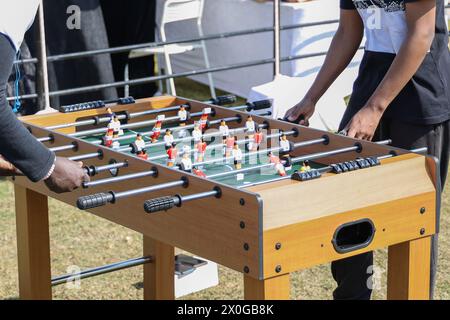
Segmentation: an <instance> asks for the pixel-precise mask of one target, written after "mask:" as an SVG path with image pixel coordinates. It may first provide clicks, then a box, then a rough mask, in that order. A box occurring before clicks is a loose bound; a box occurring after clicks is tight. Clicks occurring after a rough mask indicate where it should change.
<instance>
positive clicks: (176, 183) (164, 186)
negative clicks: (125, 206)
mask: <svg viewBox="0 0 450 320" xmlns="http://www.w3.org/2000/svg"><path fill="white" fill-rule="evenodd" d="M185 184H186V180H184V179H182V180H177V181H171V182H166V183H161V184H157V185H154V186H148V187H144V188H140V189H134V190H127V191H123V192H118V193H115V194H114V199H115V200H116V201H117V200H119V199H123V198H127V197H131V196H137V195H140V194H143V193H149V192H155V191H160V190H165V189H170V188H174V187H180V186H183V185H185Z"/></svg>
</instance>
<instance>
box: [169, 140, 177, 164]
mask: <svg viewBox="0 0 450 320" xmlns="http://www.w3.org/2000/svg"><path fill="white" fill-rule="evenodd" d="M167 156H168V158H167V166H168V167H173V166H174V165H175V162H176V160H177V156H178V150H177V144H176V143H175V142H174V143H172V145H171V146H170V148H169V149H168V150H167Z"/></svg>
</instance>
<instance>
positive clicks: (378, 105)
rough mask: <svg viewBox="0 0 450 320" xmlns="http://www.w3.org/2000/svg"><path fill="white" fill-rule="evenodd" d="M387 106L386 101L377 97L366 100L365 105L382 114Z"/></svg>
mask: <svg viewBox="0 0 450 320" xmlns="http://www.w3.org/2000/svg"><path fill="white" fill-rule="evenodd" d="M388 106H389V104H388V103H386V102H385V101H382V100H378V99H371V100H369V101H368V102H367V104H366V107H367V108H369V109H371V110H373V111H375V112H377V113H379V114H383V113H384V112H385V111H386V109H387V107H388Z"/></svg>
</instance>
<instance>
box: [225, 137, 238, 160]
mask: <svg viewBox="0 0 450 320" xmlns="http://www.w3.org/2000/svg"><path fill="white" fill-rule="evenodd" d="M235 142H236V138H235V137H232V136H228V138H227V139H226V141H225V157H226V158H228V157H230V156H231V152H232V151H233V148H234V143H235Z"/></svg>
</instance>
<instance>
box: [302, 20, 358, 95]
mask: <svg viewBox="0 0 450 320" xmlns="http://www.w3.org/2000/svg"><path fill="white" fill-rule="evenodd" d="M362 37H363V32H362V27H361V29H360V30H353V31H349V30H345V29H344V28H339V29H338V31H337V32H336V34H335V36H334V37H333V40H332V42H331V45H330V48H329V50H328V53H327V56H326V58H325V61H324V63H323V66H322V68H321V69H320V71H319V73H318V75H317V77H316V79H315V81H314V83H313V85H312V86H311V88H310V90H309V91H308V93H307V94H306V97H305V98H307V99H310V100H311V101H313V102H314V103H316V102H317V101H318V100H319V99H320V98H321V97H322V96H323V95H324V93H325V92H326V91H327V90H328V88H329V87H330V86H331V85H332V84H333V82H334V81H335V80H336V79H337V78H338V77H339V75H340V74H341V73H342V72H343V71H344V70H345V68H347V66H348V65H349V63H350V62H351V61H352V59H353V57H354V56H355V54H356V52H357V50H358V48H359V46H360V44H361V41H362Z"/></svg>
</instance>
